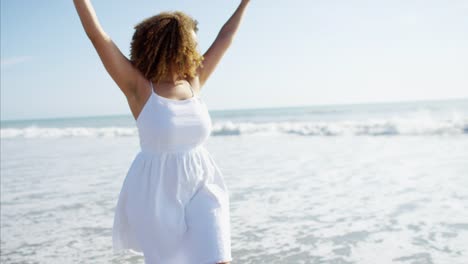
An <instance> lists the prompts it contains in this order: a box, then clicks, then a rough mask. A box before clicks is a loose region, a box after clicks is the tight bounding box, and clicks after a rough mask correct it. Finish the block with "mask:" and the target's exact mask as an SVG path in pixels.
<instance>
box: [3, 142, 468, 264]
mask: <svg viewBox="0 0 468 264" xmlns="http://www.w3.org/2000/svg"><path fill="white" fill-rule="evenodd" d="M207 149H208V150H210V152H211V153H212V155H213V157H214V158H215V159H216V161H217V162H218V165H219V166H220V168H221V169H222V171H223V172H224V175H225V180H226V183H227V185H228V188H229V189H230V192H231V193H230V195H231V196H230V197H231V223H232V250H233V251H232V253H233V258H234V261H233V263H377V262H378V263H460V264H461V263H465V262H466V260H467V259H468V252H467V251H466V246H465V245H466V244H468V192H467V189H466V186H468V162H467V160H468V137H466V136H459V137H453V136H451V137H443V136H440V137H439V136H437V137H433V136H430V137H412V136H407V137H403V136H400V137H391V136H387V137H304V136H298V135H271V134H263V135H262V134H257V135H248V136H236V137H229V136H225V137H212V138H210V139H209V141H208V142H207ZM137 150H138V142H137V141H136V138H134V137H121V138H56V139H40V140H39V139H21V140H17V139H12V140H4V141H3V142H2V157H1V164H2V168H1V175H2V178H1V188H2V190H1V191H2V192H1V202H2V203H1V206H2V210H1V230H2V236H1V248H2V256H1V260H2V261H1V262H2V263H106V262H112V263H143V259H142V257H140V256H131V255H127V256H119V255H112V250H111V249H112V248H111V245H112V244H111V231H112V218H113V212H114V208H115V203H116V201H117V197H118V192H119V189H120V187H121V184H122V182H123V179H124V177H125V172H126V170H127V169H128V166H129V165H130V162H131V160H132V158H133V156H132V155H134V154H135V153H136V151H137Z"/></svg>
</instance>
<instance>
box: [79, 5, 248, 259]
mask: <svg viewBox="0 0 468 264" xmlns="http://www.w3.org/2000/svg"><path fill="white" fill-rule="evenodd" d="M248 3H249V1H248V0H242V1H241V3H240V5H239V7H238V8H237V9H236V11H235V13H234V14H233V15H232V16H231V18H230V19H229V20H228V21H227V22H226V24H225V25H224V26H223V27H222V29H221V31H220V32H219V34H218V36H217V37H216V40H215V41H214V43H213V44H212V45H211V47H210V48H209V49H208V51H206V53H205V54H203V55H201V54H199V53H198V51H197V36H196V32H197V30H198V29H197V21H196V20H194V19H192V18H191V17H190V16H188V15H186V14H184V13H182V12H162V13H160V14H158V15H156V16H153V17H150V18H147V19H145V20H143V21H142V22H140V23H139V24H137V25H136V26H135V32H134V35H133V38H132V42H131V58H130V60H129V59H127V58H126V57H125V56H124V55H123V54H122V53H121V52H120V50H119V49H118V48H117V46H116V45H115V44H114V42H113V41H112V40H111V38H110V37H109V36H108V35H107V34H106V33H105V32H104V31H103V29H102V28H101V26H100V24H99V21H98V19H97V17H96V14H95V11H94V9H93V7H92V5H91V3H90V1H89V0H74V4H75V7H76V10H77V12H78V15H79V17H80V20H81V23H82V25H83V27H84V29H85V31H86V34H87V35H88V37H89V39H90V40H91V42H92V44H93V46H94V47H95V49H96V51H97V53H98V55H99V57H100V58H101V60H102V63H103V64H104V67H105V68H106V70H107V72H108V73H109V74H110V76H111V77H112V79H113V80H114V81H115V82H116V84H117V86H118V87H119V88H120V89H121V90H122V92H123V93H124V94H125V96H126V98H127V100H128V104H129V106H130V109H131V112H132V115H133V117H134V119H135V122H136V126H137V128H138V133H139V140H140V147H141V150H140V151H139V152H138V154H137V155H136V157H135V159H134V161H133V162H132V164H131V166H130V169H129V170H128V172H127V176H126V178H125V180H124V182H123V185H122V189H121V191H120V194H119V199H118V201H117V206H116V209H115V217H114V225H113V236H112V237H113V248H114V251H115V252H117V251H120V250H125V249H128V250H129V251H131V252H134V253H140V252H142V253H143V256H144V259H145V263H151V264H167V263H174V264H176V263H177V264H184V263H187V264H189V263H190V264H204V263H206V264H211V263H229V262H230V261H232V257H231V235H230V215H229V191H228V189H227V188H226V185H225V183H224V178H223V175H222V173H221V171H220V169H219V167H218V166H217V165H216V163H215V161H214V160H213V158H212V156H211V155H210V153H209V152H208V151H207V150H206V149H205V147H204V142H205V141H206V140H207V139H208V137H209V136H210V133H211V125H212V123H211V118H210V115H209V113H208V109H207V106H206V105H205V103H204V102H203V99H202V98H201V96H200V91H201V89H202V87H203V85H204V84H205V83H206V81H207V79H208V77H209V76H210V75H211V73H212V72H213V71H214V69H215V67H216V65H217V64H218V63H219V61H220V60H221V58H222V56H223V54H224V53H225V52H226V50H227V49H228V47H229V46H230V45H231V43H232V40H233V38H234V35H235V33H236V31H237V29H238V27H239V24H240V22H241V19H242V16H243V13H244V11H245V8H246V6H247V4H248Z"/></svg>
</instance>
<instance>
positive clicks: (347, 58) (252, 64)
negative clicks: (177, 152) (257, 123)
mask: <svg viewBox="0 0 468 264" xmlns="http://www.w3.org/2000/svg"><path fill="white" fill-rule="evenodd" d="M92 2H93V5H94V7H95V9H96V12H97V15H98V18H99V20H100V22H101V24H102V26H103V28H104V30H105V31H106V32H107V33H108V34H109V35H110V36H111V37H112V39H113V40H114V42H115V43H116V44H117V45H118V46H119V48H120V49H121V51H122V53H124V54H125V55H127V56H128V55H129V52H130V50H129V47H130V40H131V37H132V34H133V26H134V25H135V24H137V23H138V22H139V21H141V20H142V19H144V18H146V17H149V16H151V15H154V14H157V13H159V12H161V11H170V10H181V11H184V12H186V13H188V14H189V15H191V16H193V17H194V18H195V19H197V20H198V21H199V25H198V27H199V32H198V39H199V45H200V49H201V51H203V52H204V51H206V49H208V47H209V45H211V43H212V41H213V40H214V39H215V37H216V35H217V33H218V31H219V29H220V28H221V27H222V25H223V24H224V23H225V22H226V20H227V19H228V18H229V17H230V16H231V14H232V13H233V12H234V10H235V9H236V7H237V6H238V4H239V2H240V1H239V0H238V1H219V0H207V1H181V0H176V1H156V0H153V1H149V0H142V1H124V0H114V1H97V0H94V1H92ZM136 3H138V4H136ZM0 84H1V106H0V110H1V119H2V120H9V119H29V118H49V117H73V116H94V115H113V114H126V115H129V116H130V115H131V114H130V109H129V107H128V103H127V101H126V98H125V96H124V95H123V93H122V92H121V91H120V89H119V88H118V87H117V85H116V84H115V83H114V82H113V80H112V79H111V77H110V76H109V75H108V73H107V72H106V71H105V69H104V66H103V65H102V63H101V61H100V60H99V57H98V55H97V53H96V52H95V50H94V48H93V46H92V45H91V43H90V42H89V40H88V39H87V37H86V35H85V33H84V30H83V28H82V26H81V23H80V21H79V17H78V15H77V13H76V11H75V9H74V6H73V2H72V1H71V0H47V1H37V0H1V81H0ZM201 96H202V97H203V98H204V101H205V102H206V103H207V105H208V107H209V109H210V110H218V109H240V108H264V107H281V106H299V105H317V104H340V103H361V102H389V101H408V100H425V99H446V98H468V1H466V0H458V1H457V0H453V1H449V0H447V1H445V0H438V1H434V0H418V1H416V0H387V1H383V0H368V1H363V0H342V1H333V0H322V1H311V0H288V1H272V0H251V3H250V4H249V6H248V9H247V10H246V13H245V15H244V20H243V21H242V24H241V26H240V28H239V31H238V33H237V35H236V38H235V40H234V42H233V44H232V46H231V47H230V49H229V50H228V51H227V53H226V54H225V56H224V58H223V60H222V61H221V63H220V64H219V66H218V68H217V69H216V71H215V72H214V73H213V75H212V76H211V78H210V79H209V80H208V82H207V83H206V85H205V86H204V87H203V89H202V93H201Z"/></svg>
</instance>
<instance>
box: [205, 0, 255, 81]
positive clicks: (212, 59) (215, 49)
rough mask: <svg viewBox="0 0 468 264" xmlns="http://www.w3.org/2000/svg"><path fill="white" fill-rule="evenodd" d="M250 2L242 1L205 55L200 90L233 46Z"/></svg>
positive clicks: (247, 0)
mask: <svg viewBox="0 0 468 264" xmlns="http://www.w3.org/2000/svg"><path fill="white" fill-rule="evenodd" d="M249 2H250V1H249V0H242V1H241V3H240V5H239V6H238V7H237V9H236V11H235V12H234V14H233V15H232V16H231V17H230V18H229V20H228V21H227V22H226V23H225V24H224V26H223V27H222V28H221V30H220V31H219V33H218V36H217V37H216V39H215V41H214V42H213V44H211V46H210V48H209V49H208V50H207V51H206V52H205V54H203V56H204V58H205V59H204V60H203V67H199V68H198V70H197V73H198V75H199V79H200V89H201V87H202V86H203V85H204V84H205V82H206V81H207V79H208V77H210V75H211V73H213V72H214V70H215V68H216V66H217V65H218V63H219V61H220V60H221V58H222V57H223V55H224V53H225V52H226V50H227V49H228V48H229V46H230V45H231V43H232V41H233V39H234V36H235V34H236V32H237V29H238V28H239V25H240V23H241V20H242V17H243V14H244V11H245V9H246V7H247V5H248V3H249Z"/></svg>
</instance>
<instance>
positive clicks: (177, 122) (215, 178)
mask: <svg viewBox="0 0 468 264" xmlns="http://www.w3.org/2000/svg"><path fill="white" fill-rule="evenodd" d="M150 87H151V90H152V92H151V95H150V97H149V98H148V99H147V101H146V104H145V105H144V106H143V108H142V110H141V113H140V114H139V116H138V118H137V120H136V121H135V122H136V126H137V128H138V134H139V140H140V148H141V149H140V151H139V152H138V153H137V154H136V157H135V158H134V160H133V162H132V164H131V166H130V168H129V170H128V172H127V175H126V177H125V179H124V182H123V184H122V188H121V191H120V194H119V198H118V201H117V206H116V208H115V216H114V223H113V228H112V244H113V249H114V253H119V252H122V251H127V250H128V251H129V252H131V253H134V254H138V255H143V256H144V260H145V263H146V264H205V263H206V264H214V263H217V262H228V261H232V257H231V232H230V231H231V230H230V214H229V190H228V189H227V187H226V185H225V182H224V178H223V174H222V172H221V171H220V169H219V167H218V166H217V164H216V163H215V161H214V159H213V157H212V156H211V155H210V153H209V152H208V151H207V149H206V148H205V146H204V143H205V142H206V140H207V139H208V138H209V136H210V135H211V129H212V123H211V117H210V115H209V113H208V109H207V106H206V104H205V103H204V102H203V100H202V98H201V97H200V96H197V95H195V94H194V93H193V89H192V87H190V89H191V90H192V97H191V98H188V99H185V100H176V99H169V98H166V97H162V96H159V95H158V94H157V93H156V92H155V91H154V88H153V84H152V83H151V82H150Z"/></svg>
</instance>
